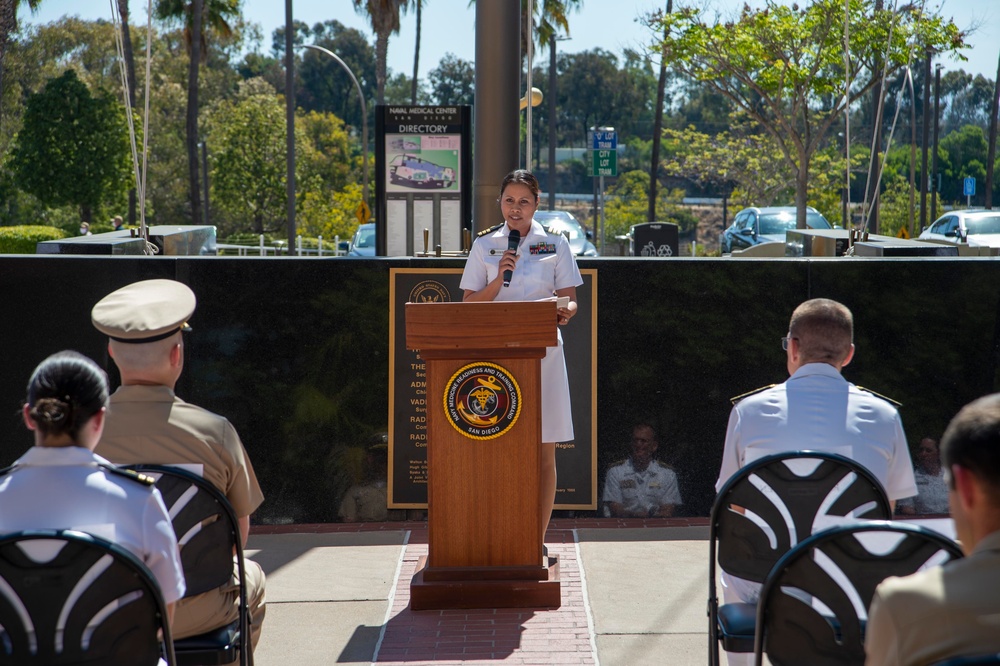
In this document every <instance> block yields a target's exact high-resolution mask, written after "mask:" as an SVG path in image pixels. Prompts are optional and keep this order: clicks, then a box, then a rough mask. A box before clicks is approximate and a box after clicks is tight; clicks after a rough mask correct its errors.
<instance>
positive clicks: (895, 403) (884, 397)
mask: <svg viewBox="0 0 1000 666" xmlns="http://www.w3.org/2000/svg"><path fill="white" fill-rule="evenodd" d="M858 390H859V391H864V392H865V393H871V394H872V395H873V396H875V397H876V398H882V399H883V400H885V401H886V402H888V403H889V404H890V405H893V406H895V407H897V408H898V407H902V406H903V403H901V402H899V401H897V400H893V399H892V398H889V397H887V396H884V395H882V394H881V393H876V392H875V391H873V390H871V389H870V388H865V387H864V386H858Z"/></svg>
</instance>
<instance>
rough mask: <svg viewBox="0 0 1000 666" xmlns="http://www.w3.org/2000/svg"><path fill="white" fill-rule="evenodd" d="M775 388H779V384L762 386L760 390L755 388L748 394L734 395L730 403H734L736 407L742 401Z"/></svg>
mask: <svg viewBox="0 0 1000 666" xmlns="http://www.w3.org/2000/svg"><path fill="white" fill-rule="evenodd" d="M775 386H777V384H768V385H767V386H761V387H760V388H755V389H754V390H752V391H747V392H746V393H740V394H739V395H734V396H733V397H732V398H730V399H729V402H731V403H733V404H734V405H735V404H736V403H738V402H739V401H740V400H743V399H744V398H749V397H750V396H752V395H756V394H757V393H760V392H761V391H766V390H767V389H769V388H774V387H775Z"/></svg>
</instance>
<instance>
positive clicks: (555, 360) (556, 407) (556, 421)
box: [542, 335, 573, 443]
mask: <svg viewBox="0 0 1000 666" xmlns="http://www.w3.org/2000/svg"><path fill="white" fill-rule="evenodd" d="M542 441H543V442H548V443H555V442H571V441H573V411H572V409H571V407H570V401H569V378H568V377H567V376H566V357H565V356H564V355H563V343H562V335H560V336H559V344H558V345H557V346H555V347H547V348H546V350H545V357H544V358H542Z"/></svg>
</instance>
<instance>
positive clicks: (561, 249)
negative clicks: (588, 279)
mask: <svg viewBox="0 0 1000 666" xmlns="http://www.w3.org/2000/svg"><path fill="white" fill-rule="evenodd" d="M581 284H583V277H582V276H581V275H580V267H579V266H577V265H576V259H575V258H574V257H573V251H572V250H571V249H570V247H569V241H567V240H566V237H565V236H562V235H561V234H560V235H559V236H558V241H557V242H556V279H555V286H554V287H553V290H557V289H565V288H566V287H579V286H580V285H581Z"/></svg>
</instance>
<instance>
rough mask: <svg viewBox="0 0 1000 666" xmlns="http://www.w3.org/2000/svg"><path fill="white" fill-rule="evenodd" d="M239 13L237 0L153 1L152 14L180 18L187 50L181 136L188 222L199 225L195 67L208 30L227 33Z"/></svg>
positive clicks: (204, 49) (203, 54)
mask: <svg viewBox="0 0 1000 666" xmlns="http://www.w3.org/2000/svg"><path fill="white" fill-rule="evenodd" d="M239 14H240V0H190V2H188V1H186V0H157V3H156V15H157V16H158V17H159V18H161V19H165V20H168V21H180V22H181V24H182V25H183V30H184V42H185V44H186V45H187V49H188V83H187V100H188V104H187V114H186V122H185V135H186V142H185V145H186V147H187V158H188V192H189V196H190V203H191V222H193V223H194V224H200V223H201V222H202V214H201V182H200V179H199V177H198V171H199V168H198V158H199V156H198V142H199V137H198V67H199V65H200V64H201V63H202V62H205V61H206V60H207V58H208V35H209V30H211V31H212V33H217V34H219V35H221V36H226V37H228V36H231V35H232V32H233V29H232V26H231V25H230V21H231V20H233V19H234V18H237V17H238V16H239Z"/></svg>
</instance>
